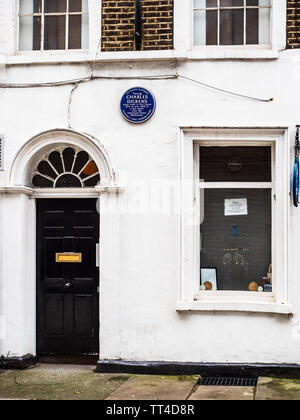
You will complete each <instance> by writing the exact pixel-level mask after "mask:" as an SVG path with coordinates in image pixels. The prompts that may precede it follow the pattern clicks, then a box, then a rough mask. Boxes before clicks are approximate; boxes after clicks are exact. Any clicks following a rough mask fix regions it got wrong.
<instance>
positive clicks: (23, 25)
mask: <svg viewBox="0 0 300 420" xmlns="http://www.w3.org/2000/svg"><path fill="white" fill-rule="evenodd" d="M40 49H41V18H40V17H31V16H20V28H19V50H20V51H32V50H40Z"/></svg>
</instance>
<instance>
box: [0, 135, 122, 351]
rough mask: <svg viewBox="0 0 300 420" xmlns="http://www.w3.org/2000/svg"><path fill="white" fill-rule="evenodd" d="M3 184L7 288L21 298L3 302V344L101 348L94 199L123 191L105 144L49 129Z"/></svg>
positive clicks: (19, 159) (27, 146)
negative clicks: (6, 328) (8, 330)
mask: <svg viewBox="0 0 300 420" xmlns="http://www.w3.org/2000/svg"><path fill="white" fill-rule="evenodd" d="M2 190H3V192H4V193H5V199H4V207H5V215H4V216H5V219H4V229H3V232H4V233H3V234H4V235H6V236H7V237H9V238H10V239H9V241H7V247H6V249H5V251H4V258H5V261H6V263H5V271H6V277H5V278H7V279H10V278H14V280H15V282H14V284H13V285H12V284H11V282H9V281H8V280H7V281H5V284H4V288H3V290H4V292H5V294H6V295H15V296H18V297H20V299H15V305H14V308H12V306H11V305H9V304H7V305H5V308H4V312H5V317H6V320H7V325H13V326H14V333H13V334H11V335H10V336H8V337H7V339H6V340H5V343H4V349H5V350H6V349H7V352H11V353H13V354H16V355H24V354H27V353H31V354H34V355H35V354H41V353H52V354H53V353H57V354H82V353H90V352H92V353H95V352H97V353H98V352H99V293H98V282H99V268H98V262H99V259H100V252H101V251H100V248H101V247H98V246H97V244H99V237H100V231H101V228H100V225H101V223H102V222H101V217H100V213H101V210H100V211H99V206H98V205H97V206H96V203H98V201H99V202H104V201H108V202H110V199H109V197H110V196H111V194H107V193H114V192H118V191H119V188H118V187H117V186H116V184H115V175H114V171H113V169H112V166H111V164H110V160H109V158H108V156H107V153H106V152H105V150H104V148H103V146H102V145H101V144H100V143H99V142H98V141H97V140H95V139H94V138H93V137H90V136H88V135H86V134H82V133H77V132H74V131H72V130H65V129H62V130H53V131H47V132H43V133H41V134H39V135H37V136H35V137H33V138H32V139H30V140H29V141H28V142H27V143H26V144H25V145H24V146H23V147H22V149H21V150H20V151H19V152H18V154H17V156H16V158H15V159H14V162H13V165H12V167H11V171H10V178H9V184H8V185H6V186H5V187H3V188H2ZM102 194H104V196H105V200H100V196H101V195H102ZM98 204H99V203H98ZM12 220H14V222H13V223H11V222H12ZM105 224H106V223H105ZM16 255H17V256H18V258H17V259H16ZM72 260H73V261H72ZM35 291H36V292H35ZM16 320H19V321H18V322H16ZM41 337H42V339H41Z"/></svg>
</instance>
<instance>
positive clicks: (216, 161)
mask: <svg viewBox="0 0 300 420" xmlns="http://www.w3.org/2000/svg"><path fill="white" fill-rule="evenodd" d="M200 179H201V180H204V181H205V182H222V181H223V182H271V180H272V173H271V147H200Z"/></svg>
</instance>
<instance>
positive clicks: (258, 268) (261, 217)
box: [200, 189, 272, 292]
mask: <svg viewBox="0 0 300 420" xmlns="http://www.w3.org/2000/svg"><path fill="white" fill-rule="evenodd" d="M202 220H203V221H202V223H201V226H200V240H201V246H200V249H201V254H200V263H201V268H216V269H217V280H218V282H217V289H218V290H232V291H238V290H240V291H249V290H250V291H257V290H258V288H259V287H261V288H262V290H261V289H260V290H261V291H266V292H270V291H272V284H271V275H270V274H269V275H268V274H267V273H268V272H269V271H271V270H270V265H271V262H272V258H271V190H270V189H238V190H237V189H207V190H205V192H204V215H202ZM200 281H201V279H200Z"/></svg>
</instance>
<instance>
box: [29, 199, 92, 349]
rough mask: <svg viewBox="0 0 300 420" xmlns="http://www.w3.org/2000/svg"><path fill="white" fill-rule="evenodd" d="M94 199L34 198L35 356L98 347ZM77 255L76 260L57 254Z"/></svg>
mask: <svg viewBox="0 0 300 420" xmlns="http://www.w3.org/2000/svg"><path fill="white" fill-rule="evenodd" d="M98 241H99V214H98V212H97V210H96V199H81V200H77V199H54V200H53V199H49V200H37V349H38V354H83V353H97V352H98V351H99V299H98V291H97V289H98V286H99V270H98V268H97V267H96V244H97V243H98ZM66 252H69V253H70V252H75V253H81V254H82V262H81V263H66V262H64V263H61V262H56V253H66Z"/></svg>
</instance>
